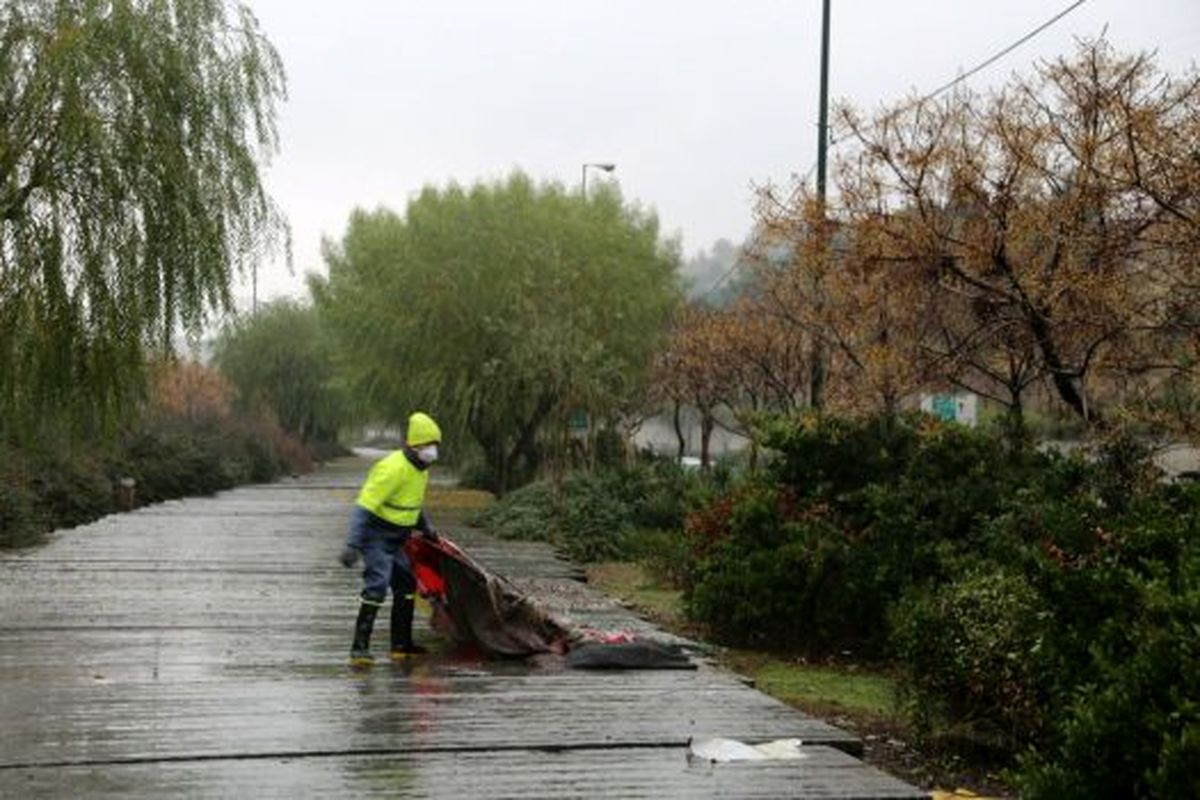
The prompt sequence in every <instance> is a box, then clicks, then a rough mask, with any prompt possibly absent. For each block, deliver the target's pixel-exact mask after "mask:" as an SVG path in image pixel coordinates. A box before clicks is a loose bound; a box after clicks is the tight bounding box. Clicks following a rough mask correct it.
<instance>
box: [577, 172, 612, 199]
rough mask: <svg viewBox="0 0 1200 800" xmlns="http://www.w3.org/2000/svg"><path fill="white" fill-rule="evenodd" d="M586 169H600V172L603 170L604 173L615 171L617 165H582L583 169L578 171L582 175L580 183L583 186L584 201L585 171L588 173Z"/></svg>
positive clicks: (584, 195) (585, 187)
mask: <svg viewBox="0 0 1200 800" xmlns="http://www.w3.org/2000/svg"><path fill="white" fill-rule="evenodd" d="M588 167H592V168H593V169H602V170H604V171H605V172H612V171H613V170H614V169H616V168H617V165H616V164H609V163H588V164H584V165H583V169H581V170H580V172H581V173H582V175H583V181H582V185H583V197H584V199H585V200H586V199H587V171H588Z"/></svg>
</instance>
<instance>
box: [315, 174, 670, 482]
mask: <svg viewBox="0 0 1200 800" xmlns="http://www.w3.org/2000/svg"><path fill="white" fill-rule="evenodd" d="M326 261H327V262H328V265H329V277H328V279H327V280H325V279H320V278H314V279H313V281H312V284H311V285H312V288H313V291H314V296H315V298H316V301H317V306H318V309H319V310H320V311H321V312H322V313H323V315H324V316H325V318H326V319H327V322H328V325H329V328H330V330H331V332H332V333H333V335H334V336H335V338H336V339H337V340H338V341H339V342H340V344H341V348H340V349H341V352H342V359H343V362H342V363H343V364H344V366H345V368H346V370H347V374H348V375H350V376H351V377H352V379H353V380H354V382H355V385H356V386H357V394H358V396H359V397H360V398H364V399H366V400H367V401H368V403H369V405H370V410H371V411H373V412H374V418H376V419H382V420H390V421H396V422H398V421H400V420H402V419H403V418H404V417H405V416H406V415H407V414H408V412H409V411H411V410H414V409H416V408H420V409H424V410H427V411H430V412H431V413H433V414H434V415H435V417H437V418H438V419H439V421H442V422H444V423H447V424H448V425H450V426H453V427H455V428H457V429H458V430H461V431H465V432H466V433H468V434H469V435H470V437H471V438H473V439H474V440H475V441H476V442H477V443H478V445H479V446H480V448H481V450H482V451H483V453H484V457H485V459H486V462H487V466H488V472H489V475H490V478H491V480H492V481H493V485H494V488H496V489H499V490H500V491H503V490H504V489H505V488H508V487H511V486H514V485H518V484H519V483H521V482H522V481H524V480H527V479H528V478H529V477H530V476H531V475H532V474H533V472H534V471H535V470H536V469H537V468H538V466H539V464H540V462H541V458H542V454H543V452H544V448H545V445H546V434H547V431H553V430H562V429H565V427H566V424H567V419H568V418H569V417H571V416H572V415H575V416H578V415H579V414H580V413H581V412H583V413H586V414H587V415H588V416H590V417H591V419H593V420H595V419H604V418H605V417H606V415H611V414H613V413H615V412H616V410H617V409H619V408H620V407H621V406H622V405H624V404H627V403H628V402H629V401H630V398H632V397H636V396H637V395H638V393H640V392H641V391H642V390H643V387H644V382H643V381H644V378H645V377H646V371H647V369H648V366H649V363H650V360H651V358H652V356H653V353H654V352H655V350H656V348H657V346H658V345H659V343H660V335H661V334H662V332H663V330H664V328H665V325H666V321H667V318H668V316H669V314H670V312H671V310H672V309H673V307H674V305H675V304H676V303H677V302H678V299H679V290H678V274H677V271H678V263H679V257H678V253H677V252H676V249H675V247H674V246H673V245H671V244H664V243H663V242H662V241H660V239H659V235H658V222H657V219H656V218H655V217H654V216H653V215H652V214H648V213H645V212H643V211H641V210H639V209H637V208H634V207H630V206H628V205H626V204H625V203H624V202H623V201H622V199H621V197H620V195H619V194H618V193H617V192H616V191H615V190H613V189H611V188H599V189H597V190H595V191H593V192H591V193H589V196H588V197H587V198H586V199H585V198H583V197H582V196H581V195H580V194H579V193H577V192H569V191H566V190H565V189H564V188H563V187H562V186H560V185H556V184H543V185H537V184H535V183H534V182H533V181H531V180H530V179H529V178H528V177H526V176H525V175H522V174H520V173H517V174H514V175H513V176H511V177H510V178H508V179H507V180H505V181H500V182H497V183H493V184H478V185H476V186H474V187H472V188H470V189H463V188H462V187H458V186H454V185H452V186H450V187H447V188H446V189H444V190H439V189H435V188H432V187H429V188H426V189H425V190H424V191H423V192H422V193H421V194H420V195H419V196H418V197H416V198H415V199H414V200H413V201H411V202H410V203H409V205H408V208H407V211H406V213H405V215H404V216H403V217H401V216H399V215H397V214H395V213H393V212H391V211H388V210H386V209H381V210H378V211H375V212H364V211H357V212H355V213H354V214H353V216H352V217H351V219H350V226H349V229H348V230H347V232H346V234H345V236H344V238H343V239H342V241H341V242H340V243H339V244H336V245H335V244H328V245H327V247H326ZM555 423H560V424H558V425H556V424H555Z"/></svg>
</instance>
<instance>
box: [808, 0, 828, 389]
mask: <svg viewBox="0 0 1200 800" xmlns="http://www.w3.org/2000/svg"><path fill="white" fill-rule="evenodd" d="M829 2H830V0H823V2H822V6H821V109H820V113H819V115H818V121H817V203H818V204H819V206H820V208H821V222H820V225H821V230H819V231H818V232H817V234H818V235H819V236H825V235H826V233H827V231H828V226H827V225H826V224H825V161H826V155H827V152H828V150H829ZM826 244H828V243H827V242H826ZM813 284H814V289H815V291H814V293H813V301H814V302H817V301H818V297H817V292H819V291H820V289H819V287H818V286H817V281H816V280H814V281H813ZM811 361H812V363H811V365H810V369H811V372H810V382H809V403H810V404H811V405H812V407H813V408H818V409H819V408H821V406H822V405H823V404H824V402H825V348H824V347H822V346H821V341H820V340H819V339H815V338H814V339H813V343H812V357H811Z"/></svg>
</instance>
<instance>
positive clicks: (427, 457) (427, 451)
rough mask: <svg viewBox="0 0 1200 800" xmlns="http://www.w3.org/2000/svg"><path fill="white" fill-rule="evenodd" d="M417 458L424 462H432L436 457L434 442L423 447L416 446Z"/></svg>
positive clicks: (436, 451) (436, 450)
mask: <svg viewBox="0 0 1200 800" xmlns="http://www.w3.org/2000/svg"><path fill="white" fill-rule="evenodd" d="M417 458H419V459H421V460H422V461H424V462H425V463H426V464H432V463H433V462H435V461H437V459H438V449H437V445H436V444H427V445H425V446H424V447H419V448H417Z"/></svg>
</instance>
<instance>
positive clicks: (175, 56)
mask: <svg viewBox="0 0 1200 800" xmlns="http://www.w3.org/2000/svg"><path fill="white" fill-rule="evenodd" d="M283 94H284V76H283V69H282V65H281V62H280V60H279V56H278V54H277V53H276V51H275V50H274V48H273V47H272V46H271V45H270V43H269V42H267V41H266V39H265V38H263V36H262V34H261V33H260V32H259V27H258V24H257V22H256V20H255V18H254V16H253V15H252V14H251V13H250V11H249V10H248V9H247V8H245V7H244V6H242V5H241V4H235V3H228V2H225V0H104V1H102V0H58V1H57V2H55V0H8V2H5V3H4V4H3V5H2V6H0V412H2V413H0V418H3V419H8V420H14V419H20V418H21V417H22V416H26V417H31V416H33V415H34V414H42V413H44V410H45V409H47V408H59V409H64V408H65V409H69V410H70V411H71V412H72V415H73V416H74V417H75V418H76V419H80V418H83V419H85V420H94V419H96V418H97V417H101V418H112V417H113V416H114V414H115V413H116V412H118V411H119V410H121V409H122V408H123V406H124V401H126V400H127V399H128V398H129V397H131V396H132V395H133V394H136V392H137V391H138V390H139V389H140V388H141V386H142V385H143V371H142V365H143V363H144V360H145V358H144V353H145V349H146V348H147V347H148V346H151V345H155V344H158V345H162V346H167V345H168V343H169V341H170V339H171V336H172V335H173V334H174V333H175V332H177V331H178V330H179V328H180V326H181V325H182V326H183V327H185V328H187V329H189V330H191V331H198V330H199V328H200V326H201V325H202V324H203V322H204V321H205V318H206V316H207V314H208V313H209V312H211V311H213V310H216V309H223V308H228V307H229V306H230V305H231V300H230V286H231V282H232V278H233V276H234V274H235V273H236V272H237V270H238V269H239V267H240V266H241V265H242V263H243V262H244V260H246V259H250V258H255V257H257V256H260V255H261V253H260V252H256V248H257V247H258V246H259V245H261V244H264V243H269V242H270V240H271V238H272V237H273V235H274V234H278V233H279V232H280V231H283V230H284V226H283V224H282V222H281V220H280V216H279V214H278V212H277V210H276V209H275V207H274V205H273V204H272V203H271V201H270V200H269V198H268V197H267V195H266V194H265V193H264V191H263V188H262V185H261V182H260V175H259V162H260V160H261V159H262V158H263V157H265V155H266V154H267V153H269V152H270V151H271V150H272V149H274V147H275V145H276V133H275V127H274V118H275V105H276V103H277V101H278V100H280V99H281V98H282V97H283ZM263 234H272V236H268V237H266V238H264V237H263ZM14 427H15V426H14Z"/></svg>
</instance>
